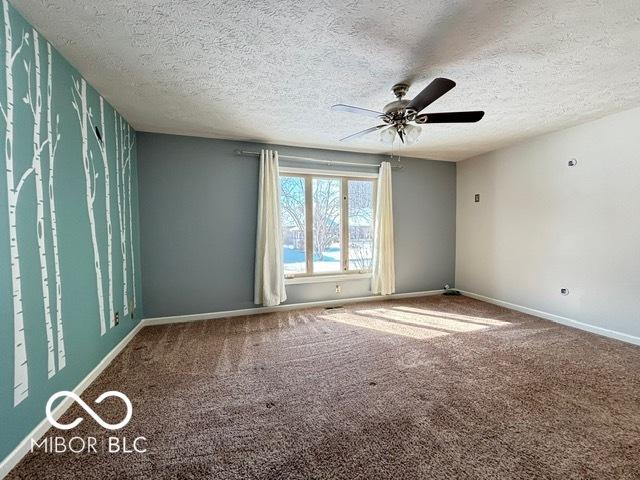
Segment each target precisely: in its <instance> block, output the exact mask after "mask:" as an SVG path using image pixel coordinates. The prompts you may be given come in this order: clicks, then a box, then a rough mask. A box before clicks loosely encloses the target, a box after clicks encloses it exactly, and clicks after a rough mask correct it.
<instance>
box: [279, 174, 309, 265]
mask: <svg viewBox="0 0 640 480" xmlns="http://www.w3.org/2000/svg"><path fill="white" fill-rule="evenodd" d="M280 210H281V212H280V215H281V218H282V244H283V247H284V255H283V258H284V273H285V275H286V274H293V273H305V272H306V271H307V261H306V255H305V228H306V223H307V222H306V219H305V213H304V212H305V209H304V178H302V177H280Z"/></svg>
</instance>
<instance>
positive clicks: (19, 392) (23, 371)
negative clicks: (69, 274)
mask: <svg viewBox="0 0 640 480" xmlns="http://www.w3.org/2000/svg"><path fill="white" fill-rule="evenodd" d="M2 7H3V10H4V36H5V84H6V89H7V96H6V108H5V109H4V117H5V122H6V137H5V145H4V148H5V164H6V173H7V197H8V199H7V200H8V202H7V206H8V210H9V250H10V254H11V290H12V297H13V349H14V372H13V404H14V406H15V405H18V404H19V403H20V402H22V401H23V400H24V399H25V398H27V396H28V395H29V373H28V370H27V349H26V345H25V335H24V318H23V310H22V284H21V276H20V254H19V246H18V229H17V226H16V224H17V222H16V213H17V212H16V208H17V204H18V195H19V193H20V191H19V188H20V187H21V186H22V183H21V182H19V183H18V186H16V185H15V177H14V175H15V171H14V165H13V115H14V108H13V63H14V60H15V58H16V57H15V55H17V53H18V51H19V50H18V51H16V52H15V54H14V52H13V39H12V33H11V21H10V19H9V4H8V2H7V0H2ZM24 178H25V177H23V179H24Z"/></svg>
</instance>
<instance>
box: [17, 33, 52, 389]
mask: <svg viewBox="0 0 640 480" xmlns="http://www.w3.org/2000/svg"><path fill="white" fill-rule="evenodd" d="M33 53H34V65H33V67H34V71H32V65H31V62H30V61H25V62H24V68H25V71H26V73H27V80H28V83H27V92H26V95H25V96H24V98H23V101H24V102H25V103H26V104H27V105H28V106H29V111H30V112H31V115H32V117H33V158H32V164H33V173H34V177H35V184H36V234H37V238H38V259H39V261H40V286H41V288H42V302H43V308H44V324H45V331H46V334H47V375H48V376H49V378H51V377H53V376H54V375H55V374H56V363H55V348H54V344H53V329H52V323H51V301H50V298H49V296H50V295H49V271H48V267H47V245H46V241H45V240H46V237H45V222H44V178H43V175H42V150H43V148H44V147H45V145H46V144H47V143H48V142H49V139H46V140H45V141H44V142H42V140H41V135H40V133H41V128H42V82H41V73H42V72H41V69H40V37H39V35H38V32H37V31H36V30H35V29H34V30H33ZM32 74H33V75H32ZM32 77H33V78H34V80H32ZM32 81H33V82H34V83H35V89H34V88H32V87H34V85H32Z"/></svg>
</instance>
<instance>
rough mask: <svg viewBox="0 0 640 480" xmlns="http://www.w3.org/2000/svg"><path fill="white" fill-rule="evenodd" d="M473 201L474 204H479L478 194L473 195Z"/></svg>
mask: <svg viewBox="0 0 640 480" xmlns="http://www.w3.org/2000/svg"><path fill="white" fill-rule="evenodd" d="M474 201H475V202H476V203H479V202H480V194H479V193H476V194H475V196H474Z"/></svg>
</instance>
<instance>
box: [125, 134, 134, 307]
mask: <svg viewBox="0 0 640 480" xmlns="http://www.w3.org/2000/svg"><path fill="white" fill-rule="evenodd" d="M131 138H132V136H131V126H130V125H129V124H128V123H127V166H128V169H129V177H128V178H129V181H128V182H129V183H128V187H127V200H128V207H129V248H130V250H131V257H130V258H131V296H132V297H133V303H132V305H133V310H134V311H135V309H136V261H135V256H134V253H133V209H132V208H131V178H132V177H133V162H132V160H131V151H132V150H133V146H134V141H132V139H131ZM133 138H135V137H133ZM132 314H133V312H132Z"/></svg>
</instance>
